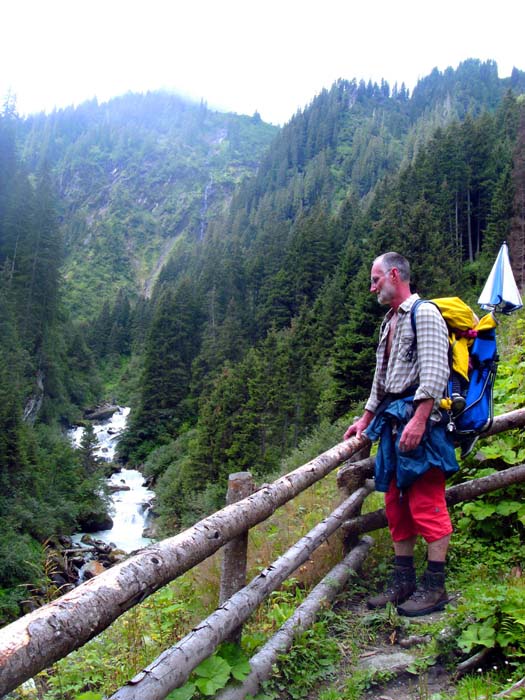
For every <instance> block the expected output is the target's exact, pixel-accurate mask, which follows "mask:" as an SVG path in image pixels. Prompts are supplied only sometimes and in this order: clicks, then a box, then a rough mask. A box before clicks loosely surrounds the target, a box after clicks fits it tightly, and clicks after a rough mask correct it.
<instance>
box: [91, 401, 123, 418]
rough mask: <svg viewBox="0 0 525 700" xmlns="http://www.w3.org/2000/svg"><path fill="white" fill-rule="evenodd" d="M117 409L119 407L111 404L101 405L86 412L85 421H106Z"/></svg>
mask: <svg viewBox="0 0 525 700" xmlns="http://www.w3.org/2000/svg"><path fill="white" fill-rule="evenodd" d="M118 409H119V407H118V406H115V405H113V404H103V405H102V406H97V408H94V409H93V410H91V411H86V413H85V414H84V416H85V418H87V420H106V419H107V418H111V416H112V415H113V414H114V413H115V412H116V411H118Z"/></svg>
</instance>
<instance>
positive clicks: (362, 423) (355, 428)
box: [343, 411, 374, 440]
mask: <svg viewBox="0 0 525 700" xmlns="http://www.w3.org/2000/svg"><path fill="white" fill-rule="evenodd" d="M373 417H374V414H373V413H372V412H371V411H365V412H364V413H363V415H362V416H361V418H357V419H356V420H355V421H354V422H353V423H352V425H349V426H348V429H347V431H346V433H345V434H344V435H343V440H348V438H351V437H352V435H355V436H356V437H361V434H362V433H363V431H364V430H366V429H367V428H368V426H369V425H370V423H371V422H372V419H373Z"/></svg>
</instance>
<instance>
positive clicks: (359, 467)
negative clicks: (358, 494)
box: [337, 457, 376, 492]
mask: <svg viewBox="0 0 525 700" xmlns="http://www.w3.org/2000/svg"><path fill="white" fill-rule="evenodd" d="M375 461H376V459H375V457H367V458H366V459H362V460H361V461H359V462H348V463H347V464H343V466H342V467H341V469H339V471H338V472H337V486H338V487H339V488H340V489H345V491H348V492H352V491H353V490H354V489H355V488H356V487H357V488H359V486H360V485H361V484H362V483H363V481H365V479H371V478H372V477H373V476H374V463H375Z"/></svg>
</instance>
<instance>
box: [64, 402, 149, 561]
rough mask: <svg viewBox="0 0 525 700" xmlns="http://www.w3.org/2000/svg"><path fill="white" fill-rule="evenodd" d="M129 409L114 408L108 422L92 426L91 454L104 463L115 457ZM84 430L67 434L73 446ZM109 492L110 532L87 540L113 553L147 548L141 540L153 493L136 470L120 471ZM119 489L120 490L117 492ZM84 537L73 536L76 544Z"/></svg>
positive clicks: (92, 535)
mask: <svg viewBox="0 0 525 700" xmlns="http://www.w3.org/2000/svg"><path fill="white" fill-rule="evenodd" d="M128 415H129V408H127V407H124V408H120V407H119V408H118V410H117V411H115V413H113V415H112V416H111V418H109V419H107V420H104V421H100V422H99V423H95V422H94V423H93V429H94V431H95V435H96V438H97V442H98V447H97V448H96V449H95V454H96V455H97V456H98V457H100V458H101V459H104V460H106V461H108V462H111V461H112V460H113V459H114V457H115V451H116V448H117V444H118V438H119V435H120V434H121V433H122V431H123V430H124V428H125V427H126V422H127V418H128ZM83 431H84V428H82V426H79V427H77V428H75V429H74V430H72V431H71V432H70V437H71V440H72V442H73V444H74V445H76V446H78V445H80V440H81V439H82V433H83ZM108 485H109V486H110V488H111V491H112V494H111V509H110V515H111V517H112V519H113V527H112V528H111V530H100V531H99V532H92V533H89V534H90V536H91V537H93V538H94V539H97V540H102V541H103V542H107V543H108V544H109V543H111V544H114V545H115V547H116V548H117V549H122V550H124V551H125V552H128V553H129V552H132V551H134V550H135V549H140V548H141V547H145V546H146V545H148V544H150V543H151V542H152V540H151V539H150V538H148V537H144V536H143V532H144V528H145V527H147V522H148V514H149V511H150V508H151V502H152V500H153V498H154V496H155V494H154V492H153V491H151V490H150V489H148V488H147V487H146V486H145V485H144V477H143V476H142V474H141V473H140V472H139V471H137V470H136V469H121V470H120V471H119V472H115V473H114V474H113V475H112V476H111V477H110V478H109V479H108ZM119 487H121V488H119ZM83 534H84V533H77V534H75V535H74V536H73V539H74V540H75V541H79V540H80V539H81V537H82V535H83Z"/></svg>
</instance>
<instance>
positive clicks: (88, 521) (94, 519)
mask: <svg viewBox="0 0 525 700" xmlns="http://www.w3.org/2000/svg"><path fill="white" fill-rule="evenodd" d="M78 526H79V530H81V531H82V532H99V531H100V530H111V528H112V527H113V519H112V518H111V517H110V516H109V515H108V514H107V513H87V514H86V515H84V516H83V517H82V518H80V519H79V523H78Z"/></svg>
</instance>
